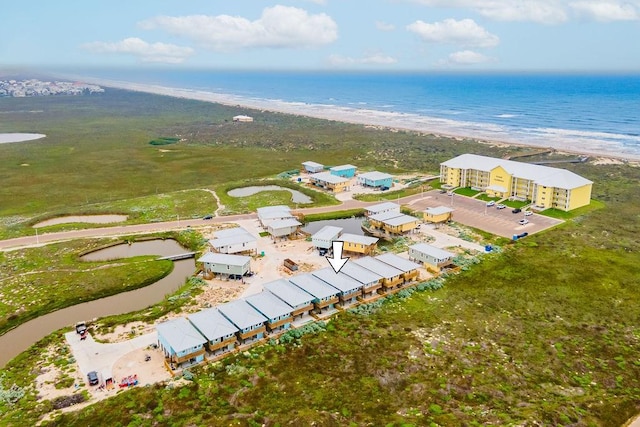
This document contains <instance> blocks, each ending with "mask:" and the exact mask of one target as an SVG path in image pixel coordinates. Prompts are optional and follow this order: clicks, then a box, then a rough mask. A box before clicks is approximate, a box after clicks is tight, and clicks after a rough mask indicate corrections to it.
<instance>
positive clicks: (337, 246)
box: [325, 241, 349, 274]
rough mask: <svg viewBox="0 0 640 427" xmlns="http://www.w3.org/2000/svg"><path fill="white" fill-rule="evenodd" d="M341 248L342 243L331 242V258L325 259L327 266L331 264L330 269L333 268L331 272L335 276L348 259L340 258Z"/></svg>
mask: <svg viewBox="0 0 640 427" xmlns="http://www.w3.org/2000/svg"><path fill="white" fill-rule="evenodd" d="M343 246H344V242H340V241H338V242H333V258H330V257H325V258H327V261H329V264H331V267H333V271H335V272H336V274H338V273H339V272H340V270H342V267H344V265H345V264H346V263H347V261H349V257H346V258H342V247H343Z"/></svg>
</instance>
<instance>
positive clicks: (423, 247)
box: [409, 243, 456, 259]
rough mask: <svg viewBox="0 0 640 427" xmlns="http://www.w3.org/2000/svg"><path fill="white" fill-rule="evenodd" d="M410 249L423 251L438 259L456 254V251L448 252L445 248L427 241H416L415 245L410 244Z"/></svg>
mask: <svg viewBox="0 0 640 427" xmlns="http://www.w3.org/2000/svg"><path fill="white" fill-rule="evenodd" d="M409 249H413V250H414V251H418V252H422V253H423V254H425V255H429V256H432V257H434V258H437V259H445V258H453V257H455V256H456V255H455V254H454V253H451V252H447V251H445V250H443V249H440V248H436V247H435V246H431V245H428V244H426V243H416V244H415V245H412V246H409Z"/></svg>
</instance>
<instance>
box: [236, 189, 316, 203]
mask: <svg viewBox="0 0 640 427" xmlns="http://www.w3.org/2000/svg"><path fill="white" fill-rule="evenodd" d="M261 191H288V192H289V193H291V201H292V202H293V203H300V204H305V203H311V202H313V200H311V197H309V196H307V195H306V194H303V193H301V192H299V191H297V190H292V189H290V188H285V187H280V186H279V185H262V186H252V187H241V188H234V189H233V190H229V191H228V192H227V194H228V195H230V196H231V197H247V196H253V195H254V194H258V193H259V192H261Z"/></svg>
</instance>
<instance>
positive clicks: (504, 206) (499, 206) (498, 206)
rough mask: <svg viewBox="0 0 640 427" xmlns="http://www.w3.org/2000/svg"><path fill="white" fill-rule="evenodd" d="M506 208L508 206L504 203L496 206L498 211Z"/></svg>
mask: <svg viewBox="0 0 640 427" xmlns="http://www.w3.org/2000/svg"><path fill="white" fill-rule="evenodd" d="M506 207H507V205H503V204H502V203H498V204H497V205H496V209H504V208H506Z"/></svg>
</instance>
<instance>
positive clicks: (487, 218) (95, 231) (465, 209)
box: [0, 190, 562, 250]
mask: <svg viewBox="0 0 640 427" xmlns="http://www.w3.org/2000/svg"><path fill="white" fill-rule="evenodd" d="M396 201H397V202H398V203H400V204H402V205H407V206H410V207H411V208H412V209H414V210H424V209H426V208H427V207H436V206H441V205H444V206H452V207H453V208H454V209H455V212H454V214H453V215H454V220H455V221H456V222H459V223H461V224H465V225H468V226H471V227H476V228H479V229H481V230H486V231H488V232H490V233H493V234H497V235H499V236H503V237H508V238H510V237H512V236H513V234H519V233H522V232H524V231H526V232H528V233H529V234H532V233H535V232H538V231H540V230H544V229H546V228H549V227H552V226H554V225H557V224H559V223H561V222H562V221H559V220H556V219H553V218H549V217H546V216H543V215H537V214H534V215H532V216H530V217H528V219H529V221H530V223H529V224H527V225H525V226H521V225H519V224H518V223H517V220H518V219H521V218H522V217H521V216H520V215H514V214H512V213H511V209H508V208H507V209H503V210H501V211H500V210H497V209H496V208H495V207H493V208H486V205H485V202H483V201H481V200H475V199H472V198H469V197H464V196H459V195H454V196H447V195H445V194H440V192H439V191H437V190H432V191H427V192H424V193H421V194H415V195H413V196H407V197H402V198H399V199H397V200H396ZM378 203H381V201H375V202H362V201H359V200H347V201H344V202H342V203H341V204H339V205H333V206H321V207H317V208H301V209H297V210H296V212H300V213H302V214H315V213H325V212H333V211H339V210H347V209H357V208H364V207H366V206H371V205H375V204H378ZM256 218H257V215H256V214H255V213H252V214H242V215H229V216H219V217H214V218H212V219H210V220H203V219H201V218H199V219H187V220H180V221H167V222H154V223H148V224H135V225H123V226H116V227H100V228H87V229H83V230H73V231H61V232H57V233H45V234H40V235H37V236H24V237H18V238H15V239H8V240H0V250H7V249H11V248H20V247H25V246H34V245H36V246H37V245H39V244H46V243H50V242H60V241H66V240H73V239H81V238H89V237H110V236H126V235H130V234H140V233H152V232H160V231H167V230H180V229H184V228H186V227H195V228H198V227H205V226H207V225H208V224H211V223H220V222H235V221H239V220H246V219H256Z"/></svg>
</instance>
